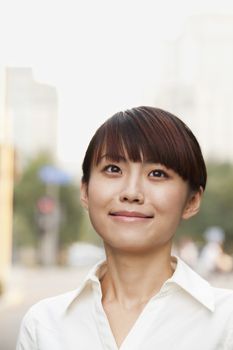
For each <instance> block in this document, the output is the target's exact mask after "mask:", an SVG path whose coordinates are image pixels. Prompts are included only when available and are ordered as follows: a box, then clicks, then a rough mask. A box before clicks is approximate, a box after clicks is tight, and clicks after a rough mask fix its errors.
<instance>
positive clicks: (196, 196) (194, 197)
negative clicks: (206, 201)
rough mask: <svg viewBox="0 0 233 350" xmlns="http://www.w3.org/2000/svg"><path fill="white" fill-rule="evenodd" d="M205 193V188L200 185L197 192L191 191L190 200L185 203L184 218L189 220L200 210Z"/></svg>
mask: <svg viewBox="0 0 233 350" xmlns="http://www.w3.org/2000/svg"><path fill="white" fill-rule="evenodd" d="M202 195H203V188H202V187H201V186H200V188H199V190H198V191H196V192H191V194H190V195H189V198H188V201H187V203H186V205H185V208H184V211H183V215H182V219H184V220H187V219H189V218H191V217H192V216H194V215H196V214H197V213H198V212H199V209H200V205H201V199H202Z"/></svg>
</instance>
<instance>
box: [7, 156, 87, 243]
mask: <svg viewBox="0 0 233 350" xmlns="http://www.w3.org/2000/svg"><path fill="white" fill-rule="evenodd" d="M53 163H54V162H53V160H52V157H51V156H50V155H49V154H47V153H40V154H38V155H37V156H36V157H35V158H33V159H31V160H29V161H28V163H27V165H26V167H25V168H24V170H23V172H22V174H21V175H20V177H18V179H16V183H15V188H14V230H13V231H14V245H15V246H23V245H31V246H36V245H37V243H38V239H39V238H40V237H39V236H38V227H37V223H36V204H37V202H38V200H39V199H40V198H41V197H42V196H43V195H45V194H46V185H45V184H44V183H43V182H42V181H41V180H40V179H39V176H38V171H39V169H40V168H41V167H42V166H44V165H47V164H51V165H52V164H53ZM59 201H60V205H61V209H62V220H61V224H60V230H59V244H60V247H64V246H66V245H67V244H69V243H71V242H73V241H75V240H77V239H78V238H79V236H80V235H81V232H80V229H81V222H82V220H83V218H82V215H81V210H82V209H81V207H80V203H79V190H78V187H77V186H76V185H75V184H74V183H69V184H67V185H63V186H60V188H59Z"/></svg>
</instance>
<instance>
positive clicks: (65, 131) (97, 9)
mask: <svg viewBox="0 0 233 350" xmlns="http://www.w3.org/2000/svg"><path fill="white" fill-rule="evenodd" d="M200 13H232V14H233V1H231V0H230V1H223V0H222V1H220V0H219V1H213V0H212V1H209V0H208V1H204V0H202V1H198V0H195V1H193V0H190V1H187V0H186V1H183V0H182V1H181V0H180V1H179V0H176V1H166V0H163V1H156V0H151V1H147V0H143V1H137V0H132V1H131V0H130V1H128V0H117V1H111V0H92V1H88V0H83V1H79V0H74V1H70V0H61V1H59V0H56V1H51V0H40V1H39V0H38V1H33V0H27V1H25V0H20V1H19V0H18V1H17V0H15V1H10V0H6V1H2V0H0V43H1V55H0V65H3V66H4V65H8V66H28V67H32V68H33V71H34V74H35V78H36V79H38V80H40V81H42V82H43V83H48V84H51V85H54V86H56V88H57V91H58V97H59V129H58V133H59V134H58V135H59V144H58V155H59V159H60V160H61V161H62V163H63V164H66V165H67V166H68V168H69V169H70V170H71V169H72V170H73V171H74V170H75V169H76V168H77V170H79V168H80V165H81V161H82V158H83V154H84V151H85V149H86V146H87V144H88V142H89V140H90V137H91V136H92V134H93V132H94V130H95V129H96V128H97V126H99V125H100V124H101V123H102V122H103V121H104V120H105V119H106V118H107V117H109V116H111V115H112V114H113V113H114V112H117V111H118V110H121V109H125V108H128V107H132V106H138V105H142V104H144V105H151V104H153V103H154V99H155V95H156V91H158V89H159V85H158V82H159V74H160V60H161V45H162V43H163V42H164V40H172V39H175V38H177V37H178V36H179V34H180V33H181V32H182V28H183V26H184V23H185V21H187V20H188V18H189V16H191V15H194V14H200Z"/></svg>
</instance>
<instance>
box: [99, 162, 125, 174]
mask: <svg viewBox="0 0 233 350" xmlns="http://www.w3.org/2000/svg"><path fill="white" fill-rule="evenodd" d="M103 171H104V172H106V173H109V174H119V173H120V174H121V169H120V168H119V167H118V166H117V165H114V164H109V165H106V166H105V167H104V168H103Z"/></svg>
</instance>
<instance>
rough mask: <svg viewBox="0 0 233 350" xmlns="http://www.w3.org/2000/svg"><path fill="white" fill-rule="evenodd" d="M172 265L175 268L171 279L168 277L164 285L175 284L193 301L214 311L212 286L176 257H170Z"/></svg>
mask: <svg viewBox="0 0 233 350" xmlns="http://www.w3.org/2000/svg"><path fill="white" fill-rule="evenodd" d="M172 263H173V264H176V268H175V271H174V273H173V275H172V277H170V278H169V279H168V280H167V281H166V282H165V284H167V283H169V282H171V283H175V284H177V285H178V286H179V287H181V288H182V289H183V290H185V291H186V292H187V293H189V294H190V295H191V296H192V297H193V298H194V299H196V300H197V301H198V302H200V303H201V304H202V305H204V306H205V307H206V308H207V309H209V310H210V311H212V312H213V311H214V309H215V302H214V293H213V288H212V286H211V285H210V284H209V283H208V282H207V281H206V280H205V279H204V278H202V277H201V276H200V275H199V274H197V273H196V272H195V271H194V270H193V269H191V268H190V267H189V266H188V265H187V264H186V263H185V262H184V261H183V260H182V259H180V258H179V257H178V256H172Z"/></svg>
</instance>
